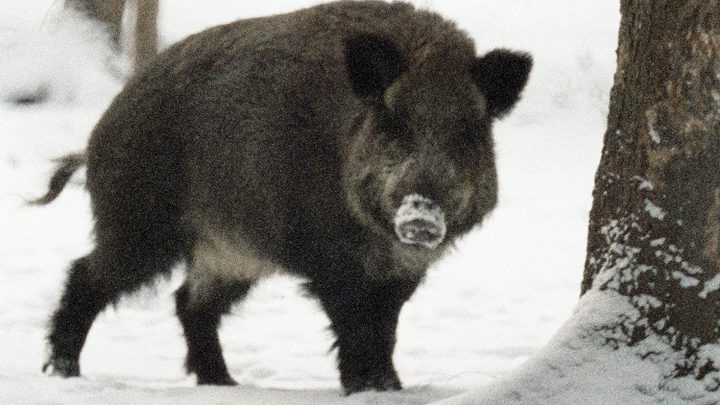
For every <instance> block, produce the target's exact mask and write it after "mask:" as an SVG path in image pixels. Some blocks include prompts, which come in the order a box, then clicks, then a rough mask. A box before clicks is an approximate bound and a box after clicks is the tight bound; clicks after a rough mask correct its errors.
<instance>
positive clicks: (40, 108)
mask: <svg viewBox="0 0 720 405" xmlns="http://www.w3.org/2000/svg"><path fill="white" fill-rule="evenodd" d="M315 3H319V2H318V1H310V0H292V1H287V0H283V1H279V0H265V1H259V0H246V1H242V2H239V1H233V0H205V1H203V2H199V1H190V0H173V1H164V2H162V4H161V31H162V35H161V36H162V40H163V44H164V45H167V44H170V43H172V42H174V41H177V40H179V39H181V38H183V37H184V36H186V35H188V34H189V33H192V32H195V31H198V30H201V29H203V28H204V27H207V26H210V25H213V24H217V23H221V22H226V21H229V20H233V19H237V18H243V17H248V16H257V15H268V14H273V13H279V12H284V11H290V10H293V9H297V8H300V7H305V6H308V5H311V4H315ZM415 3H416V4H417V5H418V6H421V7H429V8H431V9H433V10H436V11H438V12H439V13H441V14H442V15H444V16H445V17H447V18H450V19H453V20H455V21H457V22H458V24H459V26H460V27H462V28H463V29H465V30H467V31H468V32H469V33H471V35H472V36H473V37H474V38H475V40H476V42H477V45H478V49H479V51H480V52H484V51H487V50H489V49H492V48H494V47H510V48H516V49H522V50H527V51H529V52H531V53H532V54H533V55H534V58H535V69H534V71H533V74H532V75H531V79H530V83H529V85H528V88H527V90H526V92H525V95H524V97H523V100H522V101H521V102H520V104H519V105H518V108H517V109H516V110H515V112H514V113H513V114H511V115H510V116H509V117H508V118H507V119H505V120H504V121H502V122H500V123H498V124H497V125H496V128H495V135H496V143H497V145H496V148H497V154H498V165H499V175H500V186H501V187H500V204H499V207H498V209H497V210H496V211H495V212H494V214H493V215H492V216H491V218H489V219H488V220H487V221H486V222H485V225H484V226H483V227H482V228H481V229H479V230H476V231H474V232H473V233H471V234H470V235H468V236H467V237H466V238H465V239H464V240H462V241H461V242H460V243H459V244H458V245H457V248H456V249H455V250H454V251H453V252H452V253H451V254H449V255H447V257H445V258H444V259H443V260H442V261H441V262H440V263H438V264H437V265H436V266H434V267H433V268H432V269H431V270H430V272H429V275H428V278H427V281H426V282H425V283H424V285H423V286H421V288H420V289H419V290H418V292H417V293H416V295H415V296H414V297H413V298H412V300H411V301H410V302H409V303H408V304H407V305H406V306H405V308H404V310H403V312H402V315H401V320H400V326H399V330H398V344H397V349H396V352H395V363H396V366H397V369H398V373H399V375H400V377H401V379H402V380H403V383H404V385H405V387H406V389H405V390H404V391H402V392H400V393H392V394H387V393H363V394H357V395H354V396H351V397H348V398H343V397H341V394H340V388H339V381H338V374H337V371H336V368H335V364H334V353H329V352H328V351H329V348H330V345H331V343H332V336H331V334H330V332H329V331H328V330H327V329H326V327H327V326H328V320H327V318H326V317H325V315H324V314H323V313H322V312H321V311H320V309H319V306H318V305H317V304H316V303H315V302H313V301H312V300H309V299H308V298H306V297H303V296H302V294H301V291H300V289H299V287H298V280H296V279H292V278H288V277H284V276H277V277H274V278H271V279H268V280H266V281H265V282H263V283H261V284H260V285H259V286H258V287H257V288H256V289H255V290H253V292H252V293H251V295H250V296H249V297H248V300H247V301H246V302H245V304H243V305H242V306H239V307H236V308H235V309H234V311H233V314H232V315H231V316H228V317H226V319H225V322H224V323H223V327H222V329H221V339H222V341H223V347H224V349H225V355H226V359H227V362H228V366H229V368H230V372H231V374H232V375H233V376H234V377H235V378H236V379H237V380H238V382H239V383H240V386H239V387H232V388H215V387H196V386H195V384H194V378H192V377H187V376H186V375H185V374H184V371H183V367H182V363H183V357H184V352H185V347H184V343H183V338H182V334H181V330H180V326H179V323H178V322H177V320H176V318H175V316H174V308H173V305H172V302H173V300H172V292H173V291H174V289H175V288H176V287H177V286H178V285H179V283H180V282H181V281H182V269H178V270H177V271H176V272H175V274H174V276H173V277H172V278H170V279H169V280H162V281H160V282H158V284H157V285H156V286H155V288H153V289H148V290H145V291H143V292H141V293H138V294H137V295H135V296H133V297H130V298H128V299H126V300H124V301H123V302H121V303H120V304H119V305H118V306H117V307H116V308H114V309H113V308H110V309H108V310H107V311H105V312H104V313H103V314H102V315H101V316H100V317H99V319H98V321H97V322H96V323H95V325H94V327H93V329H92V331H91V333H90V335H89V337H88V341H87V344H86V346H85V349H84V351H83V356H82V362H81V365H82V371H83V374H84V376H83V377H82V378H79V379H70V380H61V379H57V378H51V377H47V376H45V375H43V374H42V373H41V372H40V368H41V365H42V363H43V360H44V356H45V342H44V336H45V333H46V329H45V328H46V323H47V321H48V318H49V315H50V313H51V312H52V310H53V309H54V307H55V305H56V303H57V301H58V299H59V295H60V292H61V286H62V283H63V280H64V277H65V271H66V269H67V266H68V264H69V262H70V261H71V260H73V259H75V258H76V257H79V256H81V255H83V254H85V253H86V252H87V251H88V250H89V248H90V242H91V241H90V226H91V218H90V211H89V207H88V197H87V195H86V193H85V192H84V191H83V188H82V182H83V178H82V175H78V176H76V178H75V179H74V181H73V183H72V184H71V185H70V186H69V187H68V188H67V189H66V191H65V193H64V194H62V195H61V197H60V198H59V199H58V200H57V201H56V202H54V203H53V204H52V205H50V206H48V207H45V208H31V207H26V206H25V205H24V203H23V202H24V201H25V199H27V198H31V197H35V196H38V195H40V194H42V193H43V192H44V189H45V186H46V181H47V178H48V175H49V174H50V173H51V171H52V168H53V166H52V164H51V162H50V160H51V159H52V158H55V157H58V156H62V155H64V154H66V153H70V152H73V151H78V150H81V149H82V148H83V147H84V145H85V143H86V140H87V137H88V134H89V132H90V130H91V129H92V127H93V125H94V123H95V122H96V120H97V119H98V117H99V115H100V114H101V113H102V111H103V110H104V108H105V107H106V106H107V105H108V103H109V102H110V101H111V99H112V97H113V96H114V94H116V93H117V92H118V91H119V89H120V88H121V86H122V74H121V73H120V72H122V71H123V63H122V62H121V61H120V62H119V61H116V60H113V57H112V55H111V54H110V53H109V51H107V49H105V48H104V47H103V46H102V44H101V42H100V41H99V40H98V38H97V31H96V30H95V29H93V27H90V26H87V25H83V24H81V23H80V22H78V21H70V20H67V19H66V20H65V21H66V22H65V24H59V23H58V18H59V17H58V11H59V10H58V9H59V8H60V1H59V0H58V1H53V0H33V1H27V0H0V9H1V10H2V13H1V14H0V229H2V233H1V234H0V308H2V311H0V364H2V368H0V404H127V403H135V404H229V403H238V404H332V403H347V404H366V403H372V404H374V403H378V404H380V403H382V404H385V403H397V404H421V403H431V402H434V401H439V400H442V399H445V398H448V397H451V396H453V395H455V394H459V393H462V392H464V391H467V390H470V389H477V388H478V387H481V386H483V385H484V384H488V383H491V382H493V381H497V379H498V378H500V377H502V376H505V375H507V374H508V373H509V372H510V371H511V370H513V369H516V368H517V367H519V366H521V365H522V364H523V363H524V362H525V361H526V360H527V359H529V358H530V357H531V356H532V355H533V354H534V353H536V352H537V351H538V350H539V349H540V348H541V347H543V345H544V344H545V343H546V342H547V341H548V340H549V339H550V337H551V336H552V335H553V334H554V333H555V331H556V330H557V329H558V328H559V327H560V325H561V324H562V323H563V321H564V320H566V319H567V318H568V317H569V316H570V314H571V312H572V310H573V308H574V306H575V304H576V302H577V299H578V295H579V291H580V289H579V285H580V280H581V275H582V270H583V261H584V257H585V243H586V232H587V217H588V211H589V209H590V204H591V192H592V185H593V175H594V171H595V169H596V167H597V164H598V162H599V158H600V150H601V146H602V135H603V132H604V128H605V117H606V110H607V102H608V93H609V89H610V86H611V84H612V75H613V72H614V67H615V55H614V49H615V46H616V38H617V28H618V23H619V12H618V9H619V5H618V4H617V3H616V2H613V1H582V2H581V1H577V0H557V1H553V2H539V1H533V0H482V1H477V0H442V1H441V0H436V1H428V0H426V1H416V2H415ZM38 92H40V93H43V92H44V93H45V94H49V95H50V101H49V102H47V103H44V104H40V105H34V106H16V105H13V104H11V103H8V102H6V100H7V99H10V98H13V97H16V96H17V95H18V94H27V93H31V94H36V93H38Z"/></svg>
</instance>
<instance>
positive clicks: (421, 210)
mask: <svg viewBox="0 0 720 405" xmlns="http://www.w3.org/2000/svg"><path fill="white" fill-rule="evenodd" d="M394 222H395V234H396V235H397V237H398V239H399V240H400V242H402V243H405V244H409V245H419V246H425V247H427V248H430V249H434V248H436V247H437V246H438V245H440V243H442V241H443V239H445V228H446V224H445V213H443V210H442V209H441V208H440V206H439V205H437V204H436V203H435V202H434V201H432V200H431V199H429V198H425V197H423V196H421V195H418V194H411V195H408V196H405V198H404V199H403V201H402V204H400V207H399V208H398V209H397V212H396V213H395V219H394Z"/></svg>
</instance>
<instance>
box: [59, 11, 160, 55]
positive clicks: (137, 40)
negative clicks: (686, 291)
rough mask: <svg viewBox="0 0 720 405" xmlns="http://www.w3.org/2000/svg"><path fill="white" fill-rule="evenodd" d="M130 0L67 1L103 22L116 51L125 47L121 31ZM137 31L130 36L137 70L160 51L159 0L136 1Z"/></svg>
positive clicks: (135, 27)
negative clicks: (158, 30)
mask: <svg viewBox="0 0 720 405" xmlns="http://www.w3.org/2000/svg"><path fill="white" fill-rule="evenodd" d="M126 3H127V2H126V0H66V3H65V5H66V7H69V8H73V9H75V10H78V11H80V12H81V13H83V14H85V15H87V16H88V17H90V18H91V19H93V20H96V21H99V22H100V23H101V24H103V25H104V26H105V27H106V28H107V30H108V34H109V37H110V41H111V43H112V44H113V46H114V47H115V49H116V50H118V51H120V49H121V32H122V26H123V15H124V12H125V10H126ZM131 3H134V4H135V6H136V13H135V22H134V30H133V31H134V32H133V33H132V35H131V36H130V39H131V40H130V41H129V43H131V53H132V59H133V64H134V68H135V69H139V68H142V67H143V66H145V64H147V63H148V61H149V60H150V59H152V58H153V57H154V56H155V54H157V48H158V43H157V42H158V34H157V18H158V8H159V5H158V0H135V1H134V2H132V1H131Z"/></svg>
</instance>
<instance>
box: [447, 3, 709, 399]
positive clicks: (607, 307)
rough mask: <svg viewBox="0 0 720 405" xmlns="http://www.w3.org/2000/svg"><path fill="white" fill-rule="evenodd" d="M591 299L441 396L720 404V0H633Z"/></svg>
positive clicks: (593, 228) (589, 275)
mask: <svg viewBox="0 0 720 405" xmlns="http://www.w3.org/2000/svg"><path fill="white" fill-rule="evenodd" d="M621 14H622V20H621V25H620V35H619V46H618V50H617V61H618V65H617V71H616V74H615V84H614V87H613V89H612V93H611V99H610V112H609V117H608V128H607V132H606V134H605V144H604V148H603V152H602V157H601V162H600V166H599V168H598V171H597V174H596V178H595V190H594V201H593V207H592V211H591V213H590V227H589V234H588V251H587V259H586V264H585V273H584V278H583V282H582V295H583V296H582V299H581V300H580V303H579V304H578V307H577V309H576V312H575V314H574V316H573V317H572V318H571V319H570V320H569V321H568V322H567V323H566V324H565V325H564V326H563V328H562V329H561V330H560V331H559V332H558V333H557V335H556V336H555V337H554V338H553V340H552V341H551V342H550V343H549V344H548V345H547V346H546V347H545V348H544V349H543V350H542V351H541V352H540V353H538V354H537V355H536V356H534V357H533V359H531V360H530V361H529V362H528V363H526V364H525V365H524V366H523V368H522V369H520V370H518V371H516V372H515V373H513V374H512V375H510V376H509V377H508V378H506V379H504V380H500V381H498V382H496V383H494V384H493V385H492V386H490V387H485V388H484V389H481V390H478V391H475V392H471V393H468V394H466V395H464V396H461V397H458V398H454V399H451V400H448V401H445V402H443V404H448V405H456V404H463V405H464V404H474V403H481V404H503V405H508V404H515V405H519V404H561V403H582V404H609V403H611V404H658V403H666V404H680V403H683V404H690V403H692V404H720V2H718V1H717V0H713V1H707V0H622V1H621Z"/></svg>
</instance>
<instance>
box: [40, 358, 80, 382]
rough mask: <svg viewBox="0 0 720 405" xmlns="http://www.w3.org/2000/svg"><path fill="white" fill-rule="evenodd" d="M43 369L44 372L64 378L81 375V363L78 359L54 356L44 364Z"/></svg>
mask: <svg viewBox="0 0 720 405" xmlns="http://www.w3.org/2000/svg"><path fill="white" fill-rule="evenodd" d="M42 371H43V373H47V374H49V375H53V376H60V377H63V378H67V377H78V376H80V363H79V362H78V360H77V359H68V358H63V357H59V358H57V357H52V358H50V359H49V360H48V361H47V362H45V364H43V368H42Z"/></svg>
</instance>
